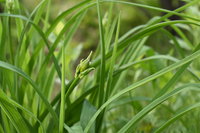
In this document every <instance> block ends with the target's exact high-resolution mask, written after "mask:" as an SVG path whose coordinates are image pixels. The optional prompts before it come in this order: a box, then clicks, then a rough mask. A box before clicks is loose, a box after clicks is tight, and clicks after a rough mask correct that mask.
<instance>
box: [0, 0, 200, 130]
mask: <svg viewBox="0 0 200 133" xmlns="http://www.w3.org/2000/svg"><path fill="white" fill-rule="evenodd" d="M107 3H109V6H108V7H109V8H108V9H106V11H105V12H104V11H103V9H104V8H103V6H102V5H104V4H107ZM116 4H118V5H126V6H133V7H140V8H144V9H148V10H154V11H157V12H164V13H165V15H164V16H160V17H159V16H157V17H154V18H152V19H150V20H149V21H148V22H147V23H146V24H142V25H139V26H136V27H133V28H132V29H130V30H129V31H127V32H126V33H123V34H122V33H121V32H120V30H121V29H122V28H123V26H124V25H123V23H122V22H121V19H122V17H121V16H122V15H123V13H124V12H123V8H122V9H120V10H117V13H115V12H114V10H116V9H115V8H114V7H116ZM198 4H199V0H193V1H191V2H187V3H186V4H185V5H184V6H182V7H180V8H178V9H176V10H174V11H169V10H166V9H162V8H158V7H153V6H148V5H144V4H139V3H132V2H126V1H118V0H117V1H116V0H97V1H93V0H85V1H82V2H80V3H77V4H75V5H74V6H72V7H70V8H69V9H67V10H65V11H63V12H62V13H60V14H59V15H58V16H57V17H56V18H54V19H53V20H52V21H50V10H51V8H52V6H53V4H52V1H51V0H43V1H41V2H40V3H39V4H38V5H37V7H35V9H34V10H33V11H32V12H29V11H28V10H27V9H26V8H25V7H23V4H22V3H21V2H19V1H17V0H8V1H1V5H2V6H3V7H4V12H3V13H0V120H1V121H0V131H1V132H7V133H12V132H22V133H24V132H27V133H28V132H41V133H42V132H55V133H57V132H60V133H63V132H69V133H82V132H83V133H88V132H90V133H100V132H108V133H109V132H119V133H125V132H156V133H158V132H163V131H164V130H165V131H166V132H192V133H194V132H198V131H199V126H198V125H199V123H198V121H199V118H198V112H197V111H193V109H195V108H198V107H199V106H200V103H199V101H198V98H199V94H198V91H199V88H200V84H199V81H200V78H199V75H200V73H199V71H198V70H199V67H200V64H199V62H198V61H199V57H200V50H199V49H200V40H199V38H198V35H199V33H200V32H198V31H199V26H200V23H199V18H198V17H193V16H192V15H190V14H189V13H188V12H189V11H190V9H191V7H192V8H195V7H194V5H196V6H197V5H198ZM22 7H23V8H22ZM91 9H96V11H97V12H96V15H97V17H95V16H91V17H94V20H95V19H98V26H99V28H98V31H99V32H98V33H94V34H96V36H99V41H96V45H97V47H96V49H95V50H94V51H93V53H92V54H89V55H87V56H86V57H85V58H84V59H82V60H81V61H80V63H79V64H78V65H77V64H76V63H75V62H76V61H74V60H79V56H80V53H81V50H80V47H79V46H81V45H79V46H77V47H76V48H74V46H72V44H73V43H74V42H73V40H74V36H76V33H77V32H79V27H80V25H81V24H84V23H83V22H84V21H83V20H84V19H87V14H88V12H89V11H90V10H91ZM183 11H185V12H183ZM104 13H105V14H106V15H104ZM125 13H126V12H125ZM172 15H177V16H180V17H181V20H173V21H171V20H169V19H168V18H169V17H170V16H172ZM90 19H91V18H90ZM60 27H61V28H60ZM165 27H171V29H173V30H174V32H176V34H177V36H174V35H173V34H172V33H171V32H169V31H168V30H167V29H166V28H165ZM85 30H87V29H85ZM187 30H188V31H187ZM190 31H194V32H190ZM156 33H159V34H162V35H164V36H165V38H168V40H169V42H168V43H171V44H173V46H170V47H169V48H170V50H169V51H168V52H167V53H166V54H160V53H159V51H156V50H155V49H153V48H152V47H150V46H149V45H147V44H148V40H150V38H152V37H153V38H155V37H156V36H155V35H156ZM159 45H162V44H159ZM162 47H164V46H162ZM74 49H75V50H74ZM72 64H73V65H72ZM76 66H77V67H76ZM186 113H187V114H186ZM191 118H195V119H191ZM190 122H191V123H193V125H192V128H191V125H190ZM172 124H174V125H175V127H173V125H172ZM169 126H171V127H172V128H168V127H169Z"/></svg>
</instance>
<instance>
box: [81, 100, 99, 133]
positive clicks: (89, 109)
mask: <svg viewBox="0 0 200 133" xmlns="http://www.w3.org/2000/svg"><path fill="white" fill-rule="evenodd" d="M96 111H97V109H96V108H95V107H94V106H93V105H92V104H90V103H89V101H87V100H85V101H84V103H83V108H82V112H81V118H80V124H81V126H82V128H83V129H85V127H86V126H87V124H88V122H89V120H90V119H91V118H92V116H93V115H94V113H95V112H96ZM89 132H90V133H95V123H93V125H92V127H91V129H90V131H89Z"/></svg>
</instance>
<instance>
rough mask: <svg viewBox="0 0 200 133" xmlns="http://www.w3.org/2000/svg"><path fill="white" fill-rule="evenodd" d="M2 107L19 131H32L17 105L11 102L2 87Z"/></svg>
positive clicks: (0, 102) (0, 98) (28, 132)
mask: <svg viewBox="0 0 200 133" xmlns="http://www.w3.org/2000/svg"><path fill="white" fill-rule="evenodd" d="M0 107H1V108H2V110H3V111H4V112H5V114H6V116H7V117H8V118H9V119H10V121H11V123H12V124H13V126H14V127H15V128H16V130H17V131H18V132H19V133H23V132H26V133H30V130H29V128H28V125H27V124H26V122H25V121H24V119H23V117H22V116H21V114H20V113H19V112H18V111H17V109H16V107H15V106H14V105H13V104H12V103H11V102H10V100H9V98H8V97H7V96H6V95H5V93H4V92H3V91H2V89H0Z"/></svg>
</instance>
